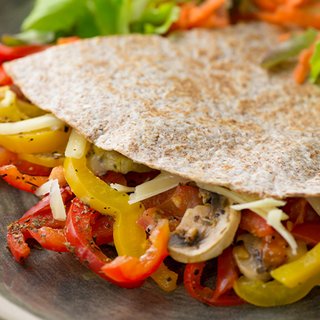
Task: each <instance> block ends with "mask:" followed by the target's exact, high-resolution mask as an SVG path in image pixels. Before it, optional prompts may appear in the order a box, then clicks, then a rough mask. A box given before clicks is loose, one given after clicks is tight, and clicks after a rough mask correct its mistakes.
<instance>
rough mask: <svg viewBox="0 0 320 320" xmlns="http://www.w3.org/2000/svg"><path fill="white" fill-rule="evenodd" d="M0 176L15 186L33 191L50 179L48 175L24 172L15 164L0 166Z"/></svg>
mask: <svg viewBox="0 0 320 320" xmlns="http://www.w3.org/2000/svg"><path fill="white" fill-rule="evenodd" d="M0 177H1V178H3V180H5V181H6V182H7V183H9V184H10V185H12V186H13V187H15V188H17V189H20V190H23V191H26V192H31V193H34V192H35V190H36V189H37V188H39V187H40V186H41V185H42V184H44V183H45V182H47V181H48V178H47V177H41V176H30V175H27V174H23V173H21V172H20V171H19V170H18V169H17V167H16V166H15V165H13V164H9V165H6V166H2V167H0Z"/></svg>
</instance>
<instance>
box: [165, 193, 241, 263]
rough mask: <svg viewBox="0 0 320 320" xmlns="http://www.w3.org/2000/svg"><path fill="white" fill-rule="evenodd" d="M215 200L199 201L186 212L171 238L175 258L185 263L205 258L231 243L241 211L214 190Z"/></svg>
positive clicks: (216, 253) (170, 247) (171, 252)
mask: <svg viewBox="0 0 320 320" xmlns="http://www.w3.org/2000/svg"><path fill="white" fill-rule="evenodd" d="M213 200H214V201H213ZM213 200H212V201H211V205H210V204H206V205H199V206H196V207H194V208H192V209H188V210H187V211H186V212H185V214H184V216H183V218H182V220H181V222H180V224H179V226H178V227H177V229H176V230H175V232H174V233H173V234H172V235H171V238H170V241H169V252H170V255H171V257H172V258H173V259H175V260H177V261H179V262H183V263H192V262H200V261H206V260H209V259H211V258H214V257H217V256H218V255H220V254H221V253H222V251H223V250H224V249H225V248H227V247H228V246H229V245H230V244H231V243H232V241H233V238H234V235H235V233H236V231H237V229H238V225H239V222H240V214H239V212H236V211H234V210H232V209H230V207H229V206H228V204H227V203H226V198H224V197H222V196H218V195H217V194H214V198H213Z"/></svg>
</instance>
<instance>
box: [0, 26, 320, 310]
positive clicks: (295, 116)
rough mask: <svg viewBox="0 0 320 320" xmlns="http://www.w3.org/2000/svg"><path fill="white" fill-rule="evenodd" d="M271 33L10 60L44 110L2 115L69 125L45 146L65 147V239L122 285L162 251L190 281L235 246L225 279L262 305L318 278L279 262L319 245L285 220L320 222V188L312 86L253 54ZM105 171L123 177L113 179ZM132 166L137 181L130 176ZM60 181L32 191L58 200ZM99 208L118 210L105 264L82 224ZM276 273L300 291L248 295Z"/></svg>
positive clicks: (69, 49) (95, 47) (62, 50)
mask: <svg viewBox="0 0 320 320" xmlns="http://www.w3.org/2000/svg"><path fill="white" fill-rule="evenodd" d="M279 32H280V31H279V29H278V28H276V27H272V26H269V25H266V24H262V23H256V24H246V25H242V24H239V25H237V26H234V27H229V28H226V29H224V30H219V31H204V30H194V31H191V32H186V33H180V34H175V35H173V36H171V37H169V38H162V37H159V36H140V35H130V36H122V37H116V36H114V37H103V38H94V39H90V40H84V41H79V42H76V43H72V44H67V45H62V46H57V47H53V48H51V49H49V50H46V51H44V52H42V53H40V54H35V55H32V56H30V57H26V58H24V59H21V60H17V61H13V62H11V63H8V64H5V70H6V72H7V73H8V74H9V75H10V76H11V77H12V79H13V81H14V83H15V85H16V86H18V87H19V88H20V90H21V91H22V93H23V95H24V96H25V97H26V98H27V99H29V101H31V102H32V103H33V104H35V105H37V106H39V107H40V108H41V109H42V110H45V111H47V112H50V114H45V115H41V116H39V117H37V118H33V119H27V120H22V121H21V122H16V123H14V125H15V126H17V128H18V129H15V130H13V129H10V128H12V125H13V124H12V123H7V124H2V125H6V127H5V128H4V127H2V130H3V131H1V127H0V134H1V133H2V134H4V133H3V132H5V135H6V137H9V136H10V134H19V132H23V134H24V135H25V134H26V132H34V131H37V130H38V133H39V132H40V133H39V134H43V131H51V132H52V131H53V132H60V133H61V134H62V133H63V132H64V133H65V135H67V137H65V138H64V139H65V140H64V141H65V144H64V145H59V146H57V148H59V149H60V150H53V149H51V151H52V152H53V151H55V152H58V151H59V152H62V153H65V159H64V160H63V166H64V173H63V175H64V177H65V179H66V181H67V184H68V188H69V187H70V188H71V191H70V192H72V193H73V194H75V196H76V197H77V198H76V200H74V201H73V204H72V205H71V209H69V211H68V215H67V217H66V219H67V222H66V225H67V226H66V227H65V230H66V231H65V235H66V237H67V240H68V243H69V246H70V247H69V248H67V249H69V251H73V252H75V254H76V255H77V256H78V257H79V258H80V259H81V260H82V261H84V262H85V263H87V264H88V265H89V267H90V268H91V269H92V270H93V271H95V272H96V273H98V274H99V275H102V276H103V277H104V278H106V279H108V280H110V281H112V282H115V283H117V284H119V285H122V286H126V287H134V286H138V285H140V284H141V281H142V280H144V279H145V278H146V277H148V276H150V275H152V274H153V275H154V274H155V273H156V272H157V271H156V270H157V269H158V268H159V266H160V264H161V262H162V261H163V259H164V257H165V256H166V255H167V254H168V253H167V250H168V251H169V254H170V256H171V257H172V258H174V259H175V260H177V261H179V262H182V263H187V264H188V269H186V270H189V272H187V276H186V277H187V278H188V276H189V278H188V279H190V272H191V271H190V270H193V269H192V267H193V266H192V265H189V263H202V262H203V261H208V260H210V259H211V258H215V257H218V256H220V257H224V258H225V257H229V259H231V260H229V261H233V259H235V261H236V264H237V267H238V268H239V269H240V272H241V274H242V275H243V276H244V277H245V278H244V280H243V278H241V279H242V280H243V281H242V282H241V281H240V280H241V279H240V280H239V281H240V282H236V284H234V283H232V284H231V287H232V286H234V288H235V290H236V292H237V294H238V295H239V296H240V297H241V298H243V299H245V300H248V301H250V302H251V303H254V304H257V305H266V306H267V305H271V304H272V303H273V304H278V303H279V301H282V302H281V304H287V303H292V302H294V301H296V300H298V299H300V298H301V297H303V296H304V295H305V294H307V293H308V292H309V291H310V290H311V289H312V287H313V286H314V285H315V284H317V283H318V282H317V281H318V278H319V275H318V273H317V272H316V271H314V270H316V266H315V265H314V264H311V266H309V267H310V270H309V272H307V276H305V278H304V280H305V281H304V280H303V281H302V282H303V284H301V283H300V282H301V281H300V280H301V279H300V278H299V275H298V276H297V277H296V278H295V279H294V280H292V279H291V278H290V279H289V280H288V277H285V276H283V274H285V272H281V270H280V271H279V269H280V268H282V267H283V268H290V267H291V268H292V266H291V265H290V263H296V261H300V263H303V262H301V261H305V260H306V259H308V257H309V256H310V255H314V254H315V250H317V246H315V247H314V248H313V249H311V250H309V251H307V245H310V243H308V242H306V241H305V239H304V241H301V239H302V238H303V237H302V236H301V232H300V233H297V234H299V235H298V236H296V235H295V234H294V232H293V231H294V228H295V227H296V225H299V224H301V225H302V224H304V223H306V222H307V221H308V219H309V218H308V217H307V216H308V214H309V215H311V216H312V221H314V222H317V223H318V220H319V216H318V215H317V213H316V212H318V213H319V208H318V205H319V200H318V197H319V196H320V174H319V173H320V154H319V150H320V139H319V138H320V131H319V121H320V105H319V103H318V100H319V98H320V90H319V88H318V87H316V86H314V85H309V84H306V85H304V86H298V85H295V84H294V83H292V80H291V77H290V75H289V73H288V71H287V70H286V68H285V67H283V69H282V70H280V71H279V72H278V73H277V74H273V73H269V72H267V71H266V70H264V69H262V68H261V67H260V66H259V62H260V61H261V59H262V57H263V54H264V53H265V52H266V50H267V49H268V48H270V46H272V43H273V42H274V38H275V37H276V36H277V35H278V34H279ZM53 115H54V116H53ZM28 121H29V122H28ZM30 121H33V122H32V123H31V125H30ZM26 122H27V124H26ZM26 127H27V130H26V129H23V128H26ZM71 129H72V132H71V134H70V131H71ZM5 130H7V131H5ZM10 130H13V131H10ZM56 138H57V136H55V138H54V140H55V141H56ZM66 141H68V142H66ZM66 143H67V144H66ZM65 146H66V147H65ZM64 147H65V149H64ZM61 149H62V151H61ZM48 151H49V150H46V151H43V152H48ZM25 153H28V150H26V151H25ZM29 153H31V154H32V153H34V152H30V151H29ZM110 172H113V173H117V174H121V175H122V177H124V180H123V181H124V183H111V184H110V179H109V181H107V180H108V179H106V178H105V175H106V174H108V173H110ZM132 172H135V174H134V176H135V183H132V184H130V185H129V186H128V185H127V186H126V185H125V184H128V183H127V182H128V181H129V180H128V179H129V175H130V173H132ZM137 175H138V176H140V177H142V178H140V181H139V179H137V178H136V176H137ZM101 177H104V180H103V179H101ZM131 177H132V174H131ZM143 177H144V178H143ZM116 180H117V182H121V181H120V180H119V179H118V178H117V179H116ZM54 181H55V182H54ZM106 181H107V182H109V183H106ZM137 181H139V182H137ZM41 188H42V189H41ZM60 191H61V190H60ZM63 192H65V193H68V192H66V191H65V189H63V190H62V191H61V193H62V195H61V197H59V196H57V195H58V194H60V192H59V185H58V184H57V180H55V179H52V180H50V181H49V182H48V183H46V184H45V185H43V186H41V187H40V191H39V190H37V193H38V194H39V195H45V194H47V193H49V194H50V195H49V198H50V199H51V200H50V203H53V202H55V205H52V211H57V212H61V211H63V207H64V201H67V200H64V199H67V198H68V197H69V196H68V197H67V196H66V195H65V196H64V197H65V198H63V195H64V193H63ZM53 195H54V196H53ZM54 197H56V198H57V199H58V200H57V201H53V200H52V198H54ZM58 202H59V206H58V205H57V203H58ZM85 205H88V206H89V207H86V206H85ZM298 207H299V209H297V208H298ZM53 208H54V209H53ZM79 208H81V209H79ZM93 210H95V211H96V212H99V213H102V214H104V215H107V216H111V217H113V219H114V222H113V241H114V243H115V247H116V250H117V252H118V254H119V256H120V257H118V258H116V259H115V260H114V261H112V262H110V261H109V259H107V258H106V257H104V256H103V257H102V256H101V254H102V253H100V249H98V248H97V247H96V246H95V245H93V247H94V250H93V249H92V248H93V247H92V246H91V245H89V243H91V242H90V241H89V238H90V237H91V238H92V234H91V231H86V233H85V234H84V231H83V230H87V229H85V225H87V227H88V226H90V225H91V224H93V222H92V221H93V220H97V219H98V218H96V216H95V214H96V213H95V212H93ZM298 211H299V212H298ZM54 217H56V218H57V214H56V215H55V216H54ZM92 217H95V218H94V219H93V218H92ZM299 219H300V220H299ZM56 220H58V219H56ZM61 220H63V217H62V218H61ZM137 221H138V222H139V223H140V225H142V226H143V228H144V229H145V230H144V229H143V228H141V227H139V226H138V225H137V224H136V223H137ZM168 221H169V224H168ZM259 226H260V227H259ZM169 227H170V231H171V234H170V235H169V234H168V228H169ZM88 230H89V229H88ZM90 230H91V229H90ZM319 230H320V229H319ZM145 231H146V232H147V234H150V237H149V238H148V239H149V241H150V243H151V245H150V247H149V249H146V247H148V244H147V243H146V240H145ZM11 232H12V233H14V232H13V230H11ZM79 234H81V235H82V238H81V237H80V236H79ZM79 237H80V238H81V239H82V242H81V241H80V240H79ZM83 237H84V238H85V239H86V241H87V242H86V241H84V242H83ZM79 243H81V245H80V244H79ZM313 244H314V243H313ZM230 246H231V247H233V249H230ZM9 247H10V245H9ZM79 247H81V248H79ZM273 247H276V248H277V249H279V250H278V251H277V252H276V253H275V251H273V249H272V248H273ZM84 248H85V249H84ZM97 252H99V254H98V255H99V257H100V258H99V259H97ZM144 252H145V253H144ZM143 253H144V254H143ZM230 254H231V258H230ZM139 257H140V258H139ZM232 257H233V258H232ZM298 258H299V259H300V260H299V259H298ZM117 259H118V260H117ZM221 259H222V258H221ZM297 259H298V260H297ZM303 259H305V260H303ZM293 260H296V261H294V262H291V261H293ZM319 260H320V259H319ZM228 265H230V266H231V265H232V263H231V262H230V263H229V264H228ZM199 268H200V267H199ZM200 269H201V268H200ZM200 269H197V270H198V273H196V272H194V276H198V274H199V272H200V271H199V270H200ZM234 270H235V269H234ZM193 271H195V270H193ZM191 273H192V272H191ZM200 275H201V272H200ZM271 275H272V276H273V277H274V279H276V280H273V281H269V282H267V283H268V284H270V283H271V284H270V287H272V288H273V286H275V282H276V281H279V283H278V282H276V286H277V285H278V286H280V287H281V288H282V289H283V291H282V292H284V293H287V291H288V292H289V293H290V292H291V291H290V290H291V289H290V288H291V287H295V289H294V290H296V291H294V293H292V292H291V293H292V294H288V295H286V294H284V295H283V297H281V299H280V298H279V297H278V300H277V301H276V302H272V301H271V302H270V301H268V299H262V300H263V301H260V300H259V301H257V300H256V299H255V298H252V297H251V296H250V294H248V292H247V291H246V290H247V289H248V288H249V287H250V285H255V286H256V287H257V288H258V289H257V290H260V291H261V292H263V294H267V293H268V291H266V290H267V289H263V288H265V287H263V286H262V287H261V285H260V282H259V281H268V280H270V279H271ZM185 279H186V278H185ZM197 279H198V280H199V279H200V276H198V278H197ZM245 281H247V282H245ZM250 281H251V282H250ZM257 281H258V282H257ZM191 282H192V281H191ZM186 283H189V284H190V281H189V282H188V280H186ZM259 286H260V287H259ZM297 286H298V287H297ZM299 286H301V288H300V287H299ZM231 287H230V288H229V289H231ZM193 289H194V288H193V287H191V288H190V287H189V289H188V290H189V291H190V290H191V291H192V290H193ZM263 290H264V291H263ZM268 290H271V289H268ZM220 294H222V293H221V292H220ZM263 294H262V293H261V295H260V297H261V296H263ZM248 295H249V296H250V297H248ZM284 296H287V298H285V297H284ZM200 300H201V299H200ZM205 302H206V303H209V302H208V300H206V301H205Z"/></svg>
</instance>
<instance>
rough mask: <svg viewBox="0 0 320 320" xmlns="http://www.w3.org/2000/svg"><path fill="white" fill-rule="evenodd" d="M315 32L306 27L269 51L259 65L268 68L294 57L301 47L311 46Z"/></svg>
mask: <svg viewBox="0 0 320 320" xmlns="http://www.w3.org/2000/svg"><path fill="white" fill-rule="evenodd" d="M317 34H318V32H317V31H316V30H315V29H308V30H307V31H305V32H303V33H302V34H299V35H296V36H293V37H292V38H291V39H289V40H288V41H286V42H283V43H281V44H280V45H279V46H278V47H277V48H275V49H274V50H272V51H270V52H269V53H268V54H267V55H266V57H265V58H264V59H263V60H262V62H261V66H262V67H263V68H266V69H270V68H273V67H275V66H277V65H278V64H280V63H282V62H285V61H288V60H289V59H290V58H293V57H296V56H297V55H298V54H299V53H300V52H301V51H302V50H303V49H305V48H308V47H310V46H311V44H312V43H313V42H314V41H315V39H316V36H317Z"/></svg>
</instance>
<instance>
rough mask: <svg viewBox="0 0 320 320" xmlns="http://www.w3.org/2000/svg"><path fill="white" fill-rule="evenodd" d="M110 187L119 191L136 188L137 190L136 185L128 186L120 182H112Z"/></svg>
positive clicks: (131, 190)
mask: <svg viewBox="0 0 320 320" xmlns="http://www.w3.org/2000/svg"><path fill="white" fill-rule="evenodd" d="M110 187H111V188H112V189H115V190H117V191H119V192H134V190H135V188H134V187H127V186H124V185H122V184H118V183H110Z"/></svg>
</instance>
